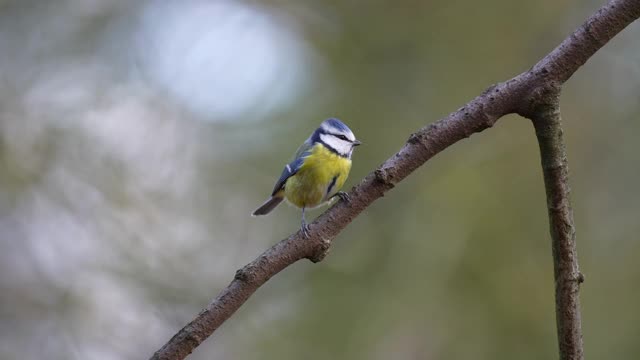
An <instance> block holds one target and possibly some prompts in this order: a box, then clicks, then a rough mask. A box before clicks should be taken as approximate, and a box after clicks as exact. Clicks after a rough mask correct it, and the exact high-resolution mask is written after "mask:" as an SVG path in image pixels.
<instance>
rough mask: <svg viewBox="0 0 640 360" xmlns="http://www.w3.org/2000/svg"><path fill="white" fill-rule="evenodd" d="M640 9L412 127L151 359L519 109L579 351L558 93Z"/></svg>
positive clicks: (581, 31)
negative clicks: (530, 131) (533, 142)
mask: <svg viewBox="0 0 640 360" xmlns="http://www.w3.org/2000/svg"><path fill="white" fill-rule="evenodd" d="M639 16H640V0H613V1H611V2H609V3H608V4H607V5H605V6H603V7H602V8H600V9H599V10H598V11H597V12H596V13H595V14H593V15H592V16H591V17H590V18H589V19H588V20H587V21H586V22H585V23H584V24H583V25H582V26H580V27H579V28H578V29H577V30H576V31H575V32H574V33H573V34H572V35H571V36H569V37H568V38H566V39H565V40H564V41H563V42H562V43H561V44H560V45H559V46H558V47H557V48H555V49H554V50H553V51H552V52H551V53H549V54H548V55H547V56H545V57H544V58H543V59H542V60H540V61H539V62H538V63H537V64H536V65H535V66H533V67H532V68H531V69H530V70H528V71H526V72H524V73H522V74H520V75H518V76H516V77H515V78H513V79H511V80H508V81H506V82H503V83H500V84H496V85H493V86H491V87H489V88H488V89H487V90H485V91H484V92H483V93H482V94H481V95H479V96H478V97H476V98H475V99H473V100H471V101H470V102H469V103H467V104H466V105H465V106H463V107H462V108H460V109H458V110H457V111H455V112H453V113H451V114H450V115H449V116H447V117H445V118H443V119H441V120H439V121H437V122H435V123H432V124H430V125H428V126H426V127H424V128H422V129H420V130H418V131H417V132H415V133H414V134H412V135H411V136H410V137H409V140H408V141H407V143H406V144H405V145H404V146H403V147H402V148H401V149H400V151H399V152H398V153H397V154H395V155H394V156H392V157H391V158H389V159H388V160H386V161H385V162H384V163H383V164H382V165H380V166H379V167H378V168H377V169H376V170H375V171H373V172H372V173H370V174H369V175H367V177H365V178H364V179H363V180H362V181H361V182H360V184H358V185H357V186H355V187H354V188H353V190H352V192H351V194H350V195H351V201H350V202H348V203H345V202H342V201H341V202H338V203H337V204H336V205H334V206H333V207H332V208H330V209H329V210H327V211H326V212H325V213H324V214H322V215H321V216H320V217H319V218H318V219H316V221H314V222H313V223H312V224H311V226H310V237H309V238H308V239H304V238H302V236H301V234H300V232H297V233H295V234H293V235H291V236H289V237H288V238H286V239H284V240H282V241H280V242H279V243H277V244H276V245H274V246H273V247H271V248H270V249H269V250H267V251H265V252H264V253H263V254H262V255H260V257H258V258H257V259H255V260H254V261H252V262H251V263H249V264H248V265H246V266H245V267H243V268H242V269H240V270H238V271H237V272H236V275H235V277H234V279H233V280H232V281H231V283H230V284H229V285H228V286H227V287H226V288H225V289H224V290H223V291H222V292H221V293H220V294H219V295H218V296H217V297H216V298H215V299H214V300H213V301H212V302H211V303H210V304H209V305H208V306H207V307H206V309H204V310H203V311H202V312H200V314H198V315H197V316H196V317H195V319H193V320H192V321H191V322H190V323H189V324H187V325H186V326H185V327H184V328H182V329H181V330H180V331H178V333H177V334H175V335H174V336H173V337H172V338H171V339H170V340H169V342H167V343H166V344H165V345H164V346H163V347H162V348H161V349H160V350H158V351H157V352H156V353H155V354H154V355H153V356H152V359H167V360H168V359H183V358H185V357H186V356H187V355H189V354H190V353H191V352H192V351H193V349H195V348H196V347H197V346H198V345H200V343H202V341H204V340H205V339H206V338H207V337H208V336H210V335H211V334H212V333H213V332H214V331H215V330H216V329H217V328H218V327H219V326H220V325H221V324H222V323H223V322H224V321H225V320H227V319H228V318H229V317H231V315H233V313H234V312H235V311H236V310H237V309H238V308H239V307H240V306H241V305H242V304H243V303H244V302H245V301H246V300H247V299H248V298H249V296H251V294H253V293H254V292H255V291H256V290H257V289H258V288H259V287H260V286H261V285H262V284H264V283H265V282H266V281H267V280H269V279H270V278H271V277H272V276H274V275H275V274H277V273H278V272H280V271H281V270H283V269H284V268H286V267H287V266H289V265H291V264H293V263H294V262H296V261H298V260H301V259H305V258H306V259H310V260H311V261H313V262H318V261H321V260H322V259H323V258H324V256H325V255H326V253H327V252H328V250H329V247H330V245H331V241H332V240H333V239H334V238H335V237H336V235H337V234H338V233H340V231H341V230H342V229H344V228H345V227H346V226H347V225H348V224H349V223H350V222H351V221H352V220H353V219H354V218H355V217H356V216H358V214H360V213H361V212H362V211H363V210H364V209H365V208H366V207H368V206H369V205H371V203H373V202H374V201H375V200H376V199H378V198H380V197H382V196H383V195H384V194H385V193H386V192H387V191H389V190H391V189H392V188H393V187H394V186H395V185H396V184H397V183H398V182H400V181H402V179H404V178H405V177H407V176H408V175H409V174H411V173H412V172H413V171H414V170H415V169H417V168H418V167H419V166H421V165H422V164H424V163H425V162H426V161H427V160H429V159H430V158H432V157H433V156H434V155H436V154H438V153H439V152H441V151H442V150H444V149H446V148H447V147H449V146H451V145H453V144H455V143H456V142H458V141H460V140H462V139H464V138H467V137H469V136H471V135H472V134H474V133H476V132H480V131H483V130H485V129H487V128H490V127H491V126H493V124H494V123H495V122H496V121H497V120H498V119H499V118H500V117H502V116H504V115H506V114H509V113H514V112H515V113H518V114H521V115H523V116H525V117H528V118H530V119H532V120H533V121H534V124H535V128H536V133H537V135H538V139H539V142H540V149H541V154H542V163H543V173H544V178H545V186H546V191H547V199H548V209H549V219H550V228H551V234H552V238H553V255H554V266H555V278H556V305H557V306H556V307H557V325H558V340H559V345H560V358H562V359H581V358H582V335H581V330H580V313H579V301H578V285H579V284H578V283H579V282H581V281H582V279H583V278H582V276H581V275H580V273H579V271H578V264H577V255H576V250H575V231H574V226H573V216H572V211H571V207H570V204H569V199H568V195H569V185H568V170H567V166H566V155H565V152H564V143H563V141H562V129H561V128H560V116H559V107H558V106H557V96H558V94H559V91H560V87H561V85H562V84H563V83H564V82H565V81H566V80H567V79H569V78H570V77H571V76H572V75H573V73H574V72H575V71H576V70H577V69H578V68H579V67H580V66H582V65H583V64H584V63H585V62H586V61H587V60H588V59H589V58H590V57H591V56H592V55H593V54H594V53H595V52H596V51H597V50H598V49H600V48H601V47H602V46H604V45H605V44H606V43H607V42H608V41H609V40H610V39H611V38H613V37H614V36H615V35H616V34H617V33H619V32H620V31H621V30H622V29H624V28H625V27H626V26H627V25H629V24H630V23H631V22H633V21H634V20H635V19H637V18H638V17H639ZM550 94H551V95H550ZM544 99H547V100H550V99H553V101H550V102H549V101H546V103H545V101H543V100H544Z"/></svg>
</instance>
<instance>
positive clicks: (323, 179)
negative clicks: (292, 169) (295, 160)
mask: <svg viewBox="0 0 640 360" xmlns="http://www.w3.org/2000/svg"><path fill="white" fill-rule="evenodd" d="M350 170H351V159H347V158H344V157H342V156H339V155H337V154H334V153H333V152H331V151H330V150H328V149H327V148H325V147H324V146H323V145H322V144H316V145H314V146H313V148H312V150H311V154H310V155H309V156H307V157H306V158H305V160H304V163H303V165H302V167H301V168H300V170H298V172H297V173H296V174H295V175H294V176H292V177H290V178H289V179H287V182H286V183H285V186H284V193H285V197H286V199H287V200H288V201H289V202H290V203H292V204H293V205H295V206H297V207H300V208H302V207H305V208H313V207H316V206H318V205H320V204H322V203H323V202H325V201H327V200H328V198H329V197H331V196H332V195H334V194H335V193H336V192H337V191H338V190H340V189H341V188H342V185H344V182H345V181H346V180H347V176H349V171H350Z"/></svg>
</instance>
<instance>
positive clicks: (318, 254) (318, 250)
mask: <svg viewBox="0 0 640 360" xmlns="http://www.w3.org/2000/svg"><path fill="white" fill-rule="evenodd" d="M330 249H331V240H329V239H324V238H322V239H320V241H318V243H317V244H316V245H315V246H314V248H313V253H312V254H311V256H309V257H307V259H309V260H310V261H311V262H312V263H319V262H320V261H322V260H324V258H325V257H326V256H327V254H329V250H330Z"/></svg>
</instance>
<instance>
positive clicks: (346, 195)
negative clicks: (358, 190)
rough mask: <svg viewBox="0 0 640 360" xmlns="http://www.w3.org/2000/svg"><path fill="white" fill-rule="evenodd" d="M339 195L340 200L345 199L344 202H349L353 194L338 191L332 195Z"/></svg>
mask: <svg viewBox="0 0 640 360" xmlns="http://www.w3.org/2000/svg"><path fill="white" fill-rule="evenodd" d="M336 196H337V197H339V198H340V200H342V201H344V202H349V201H351V195H349V194H348V193H346V192H344V191H338V192H337V193H336V194H335V195H333V196H332V197H336Z"/></svg>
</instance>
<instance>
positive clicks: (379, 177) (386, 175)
mask: <svg viewBox="0 0 640 360" xmlns="http://www.w3.org/2000/svg"><path fill="white" fill-rule="evenodd" d="M374 174H375V177H376V181H378V182H379V183H382V184H384V185H386V186H388V187H389V188H393V187H394V186H395V180H394V175H393V174H392V173H391V172H389V171H387V170H386V169H384V168H377V169H376V171H375V172H374Z"/></svg>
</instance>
